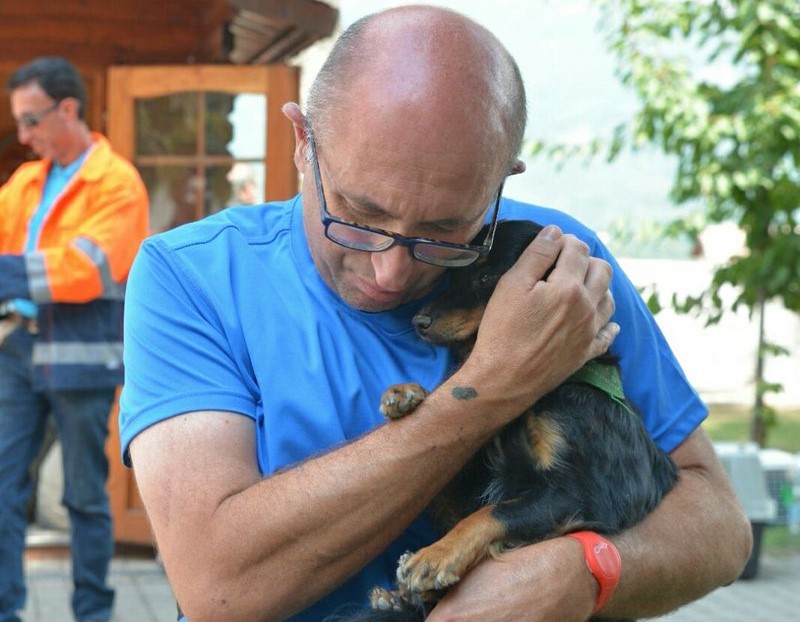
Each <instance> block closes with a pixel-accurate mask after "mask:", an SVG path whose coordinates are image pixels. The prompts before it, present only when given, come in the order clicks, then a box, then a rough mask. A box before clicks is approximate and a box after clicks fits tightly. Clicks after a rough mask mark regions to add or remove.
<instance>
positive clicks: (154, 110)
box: [136, 93, 199, 156]
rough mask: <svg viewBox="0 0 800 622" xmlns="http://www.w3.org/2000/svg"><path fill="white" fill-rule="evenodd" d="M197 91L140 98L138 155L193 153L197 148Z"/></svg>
mask: <svg viewBox="0 0 800 622" xmlns="http://www.w3.org/2000/svg"><path fill="white" fill-rule="evenodd" d="M198 108H199V98H198V96H197V93H177V94H175V95H166V96H164V97H153V98H147V99H137V100H136V154H137V155H144V156H148V155H191V154H194V153H196V151H197V142H198V141H197V138H198V136H197V117H198V113H199V109H198Z"/></svg>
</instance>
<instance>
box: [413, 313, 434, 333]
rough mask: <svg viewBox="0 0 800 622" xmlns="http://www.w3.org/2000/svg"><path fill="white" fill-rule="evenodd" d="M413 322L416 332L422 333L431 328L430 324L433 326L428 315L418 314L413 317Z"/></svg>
mask: <svg viewBox="0 0 800 622" xmlns="http://www.w3.org/2000/svg"><path fill="white" fill-rule="evenodd" d="M413 322H414V328H415V329H416V330H417V332H424V331H426V330H428V329H429V328H430V327H431V324H433V319H432V318H431V316H430V315H425V314H422V313H419V314H417V315H415V316H414V320H413Z"/></svg>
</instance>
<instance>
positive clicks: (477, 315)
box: [428, 305, 485, 343]
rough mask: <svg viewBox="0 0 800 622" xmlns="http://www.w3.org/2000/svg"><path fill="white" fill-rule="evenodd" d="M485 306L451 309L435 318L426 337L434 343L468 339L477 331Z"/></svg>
mask: <svg viewBox="0 0 800 622" xmlns="http://www.w3.org/2000/svg"><path fill="white" fill-rule="evenodd" d="M484 311H485V307H484V306H483V305H481V306H480V307H478V308H477V309H459V310H457V311H451V312H449V313H448V314H447V316H445V317H439V318H436V320H435V321H434V323H433V325H432V327H431V329H430V330H429V332H428V338H430V339H431V340H432V341H435V342H436V343H450V342H453V341H463V340H464V339H469V338H470V337H472V336H473V335H474V334H475V333H476V332H478V325H479V324H480V323H481V320H482V319H483V312H484Z"/></svg>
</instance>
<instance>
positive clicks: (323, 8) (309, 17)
mask: <svg viewBox="0 0 800 622" xmlns="http://www.w3.org/2000/svg"><path fill="white" fill-rule="evenodd" d="M228 2H230V4H231V5H232V6H233V7H235V8H237V9H244V10H248V11H252V12H253V13H258V14H260V15H264V16H266V17H268V18H270V19H280V20H282V21H283V22H284V23H285V24H286V25H288V26H294V27H296V28H299V29H301V30H305V31H306V32H307V33H309V34H312V35H316V38H317V39H321V38H323V37H328V36H330V35H331V34H332V33H333V30H334V28H336V22H337V21H338V19H339V11H338V10H337V9H335V8H333V7H332V6H330V5H328V4H325V3H324V2H318V1H317V0H228Z"/></svg>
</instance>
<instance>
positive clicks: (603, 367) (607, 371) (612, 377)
mask: <svg viewBox="0 0 800 622" xmlns="http://www.w3.org/2000/svg"><path fill="white" fill-rule="evenodd" d="M567 382H582V383H584V384H588V385H591V386H593V387H595V388H596V389H600V390H601V391H602V392H603V393H605V394H606V395H608V397H610V398H611V399H612V400H614V401H615V402H617V403H618V404H620V405H622V406H624V407H625V408H626V410H628V411H630V410H631V409H630V407H629V406H628V403H627V402H626V401H625V393H624V392H623V390H622V376H620V373H619V368H618V367H617V366H616V365H612V364H610V363H601V362H599V361H589V362H588V363H586V365H584V366H583V367H581V368H580V369H579V370H578V371H576V372H575V373H574V374H572V375H571V376H570V377H569V378H567Z"/></svg>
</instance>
